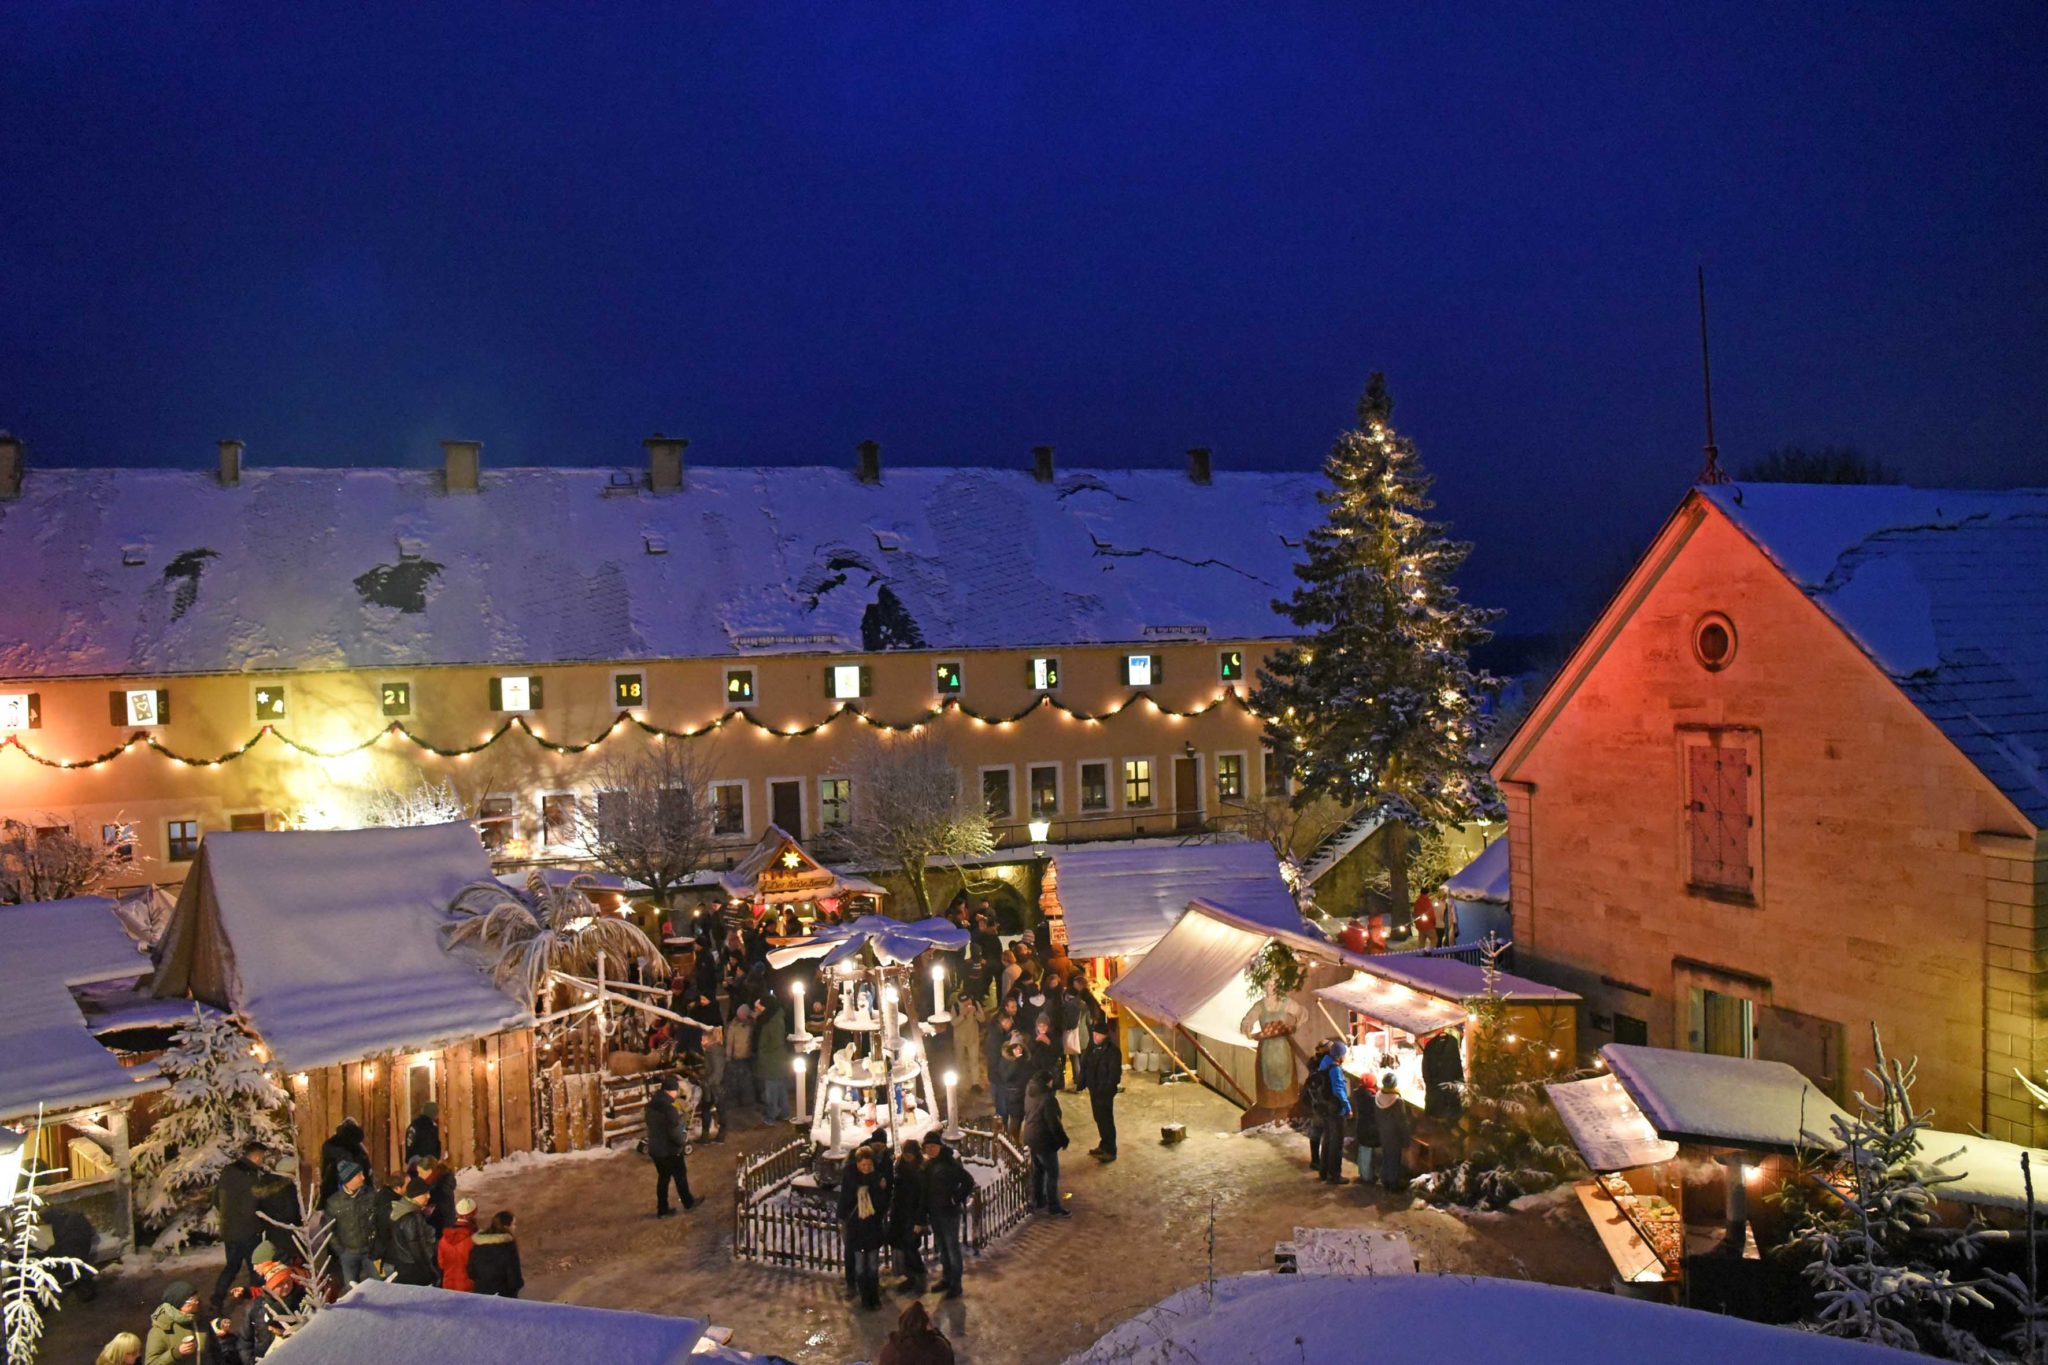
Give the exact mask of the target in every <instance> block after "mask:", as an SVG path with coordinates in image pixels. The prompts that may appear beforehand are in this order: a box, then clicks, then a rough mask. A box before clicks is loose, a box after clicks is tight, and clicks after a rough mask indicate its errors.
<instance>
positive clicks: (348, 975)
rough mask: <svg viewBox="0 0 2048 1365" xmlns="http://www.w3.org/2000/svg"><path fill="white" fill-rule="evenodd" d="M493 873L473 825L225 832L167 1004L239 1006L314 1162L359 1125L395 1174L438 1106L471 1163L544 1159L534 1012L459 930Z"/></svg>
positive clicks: (171, 950)
mask: <svg viewBox="0 0 2048 1365" xmlns="http://www.w3.org/2000/svg"><path fill="white" fill-rule="evenodd" d="M490 877H491V869H490V860H489V856H488V854H487V853H486V852H485V850H484V848H483V846H482V844H481V843H480V842H479V841H478V839H477V836H476V831H475V829H474V828H472V827H471V826H470V825H468V824H466V823H459V824H446V825H429V826H423V827H418V828H400V829H363V830H322V831H288V832H276V833H273V832H258V831H236V832H221V833H211V834H208V835H207V836H206V838H205V840H204V841H203V842H202V843H201V845H200V849H199V855H198V858H197V859H196V860H195V861H194V863H193V866H192V871H191V873H190V875H189V876H187V878H186V880H185V885H184V889H183V891H182V892H181V893H180V895H179V898H178V908H177V912H176V914H175V915H174V917H173V919H172V921H171V924H170V926H169V927H168V928H167V929H166V931H165V934H164V939H163V943H162V945H161V946H160V948H159V953H158V957H159V965H158V968H157V975H156V983H155V990H156V993H157V994H158V995H159V996H165V997H181V996H189V997H191V998H193V999H196V1000H201V1001H204V1002H206V1003H208V1004H211V1005H216V1006H218V1007H220V1008H222V1009H227V1010H231V1011H233V1012H234V1013H235V1014H236V1015H238V1016H239V1017H240V1018H241V1021H242V1023H243V1025H244V1026H245V1027H247V1028H248V1029H249V1030H250V1031H251V1032H253V1033H254V1034H255V1035H256V1037H257V1038H258V1040H259V1041H260V1042H261V1044H262V1046H263V1047H264V1048H266V1049H267V1050H268V1053H269V1055H270V1057H271V1058H272V1059H274V1060H275V1061H276V1063H277V1065H278V1067H279V1069H280V1071H281V1072H283V1073H285V1074H287V1075H289V1077H290V1081H289V1084H290V1089H291V1094H292V1102H293V1111H294V1112H293V1122H294V1126H295V1128H296V1130H297V1133H298V1139H299V1146H300V1154H301V1161H302V1167H303V1168H307V1169H310V1170H314V1171H317V1170H318V1169H319V1166H318V1156H319V1151H320V1145H321V1143H322V1142H323V1141H324V1140H325V1139H326V1138H327V1137H328V1135H329V1134H331V1133H332V1132H333V1130H334V1128H335V1126H336V1125H337V1124H339V1123H340V1122H341V1121H342V1119H343V1118H345V1117H346V1118H354V1119H356V1120H357V1121H358V1122H359V1123H360V1124H361V1126H362V1128H363V1130H364V1139H363V1140H364V1143H365V1145H366V1146H367V1147H368V1149H369V1154H370V1158H371V1162H372V1164H373V1165H374V1166H375V1168H376V1169H377V1170H378V1171H385V1170H390V1169H393V1168H394V1167H395V1166H396V1165H398V1164H401V1162H402V1159H403V1153H404V1135H405V1130H406V1127H407V1125H408V1124H410V1123H411V1122H412V1119H413V1117H414V1116H415V1115H416V1114H417V1113H418V1112H419V1111H420V1109H421V1108H422V1107H423V1106H424V1105H426V1104H427V1103H429V1102H433V1103H437V1104H438V1105H439V1106H440V1124H441V1132H442V1145H443V1149H444V1151H445V1152H446V1153H447V1155H448V1157H449V1159H450V1160H451V1161H453V1162H454V1163H455V1164H456V1165H458V1166H469V1165H476V1164H478V1163H480V1162H482V1161H484V1160H488V1159H492V1158H496V1157H502V1156H505V1155H507V1154H509V1153H511V1152H518V1151H526V1150H529V1149H530V1148H531V1147H532V1146H533V1145H534V1108H533V1094H532V1048H533V1041H532V1040H533V1033H532V1029H533V1023H534V1016H533V1011H532V1009H531V1007H530V1006H529V1005H528V1004H527V1003H526V1002H523V1001H520V1000H517V999H514V998H513V997H512V996H510V995H508V994H506V993H505V992H503V991H501V990H499V989H498V988H497V987H496V986H495V985H493V984H492V982H491V979H490V977H489V975H488V974H487V973H486V972H485V970H484V967H483V964H482V962H481V961H480V960H479V958H478V957H477V955H476V954H475V953H474V952H472V951H470V950H468V949H466V948H463V949H450V948H448V947H446V946H445V944H444V942H443V937H442V927H443V926H444V925H446V924H447V923H449V921H450V916H449V912H448V907H449V905H450V903H451V902H452V901H453V900H454V898H455V895H456V893H457V892H458V891H460V890H461V889H462V888H463V887H464V886H466V885H469V884H472V883H477V882H487V881H489V880H490Z"/></svg>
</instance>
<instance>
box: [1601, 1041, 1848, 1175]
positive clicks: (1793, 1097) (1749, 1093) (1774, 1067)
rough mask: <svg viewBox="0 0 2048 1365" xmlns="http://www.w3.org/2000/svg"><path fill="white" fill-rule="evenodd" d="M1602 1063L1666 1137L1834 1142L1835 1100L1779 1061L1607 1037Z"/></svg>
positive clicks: (1763, 1146) (1726, 1142)
mask: <svg viewBox="0 0 2048 1365" xmlns="http://www.w3.org/2000/svg"><path fill="white" fill-rule="evenodd" d="M1600 1057H1601V1059H1602V1060H1603V1061H1605V1062H1606V1063H1607V1067H1608V1070H1610V1071H1611V1072H1613V1073H1614V1078H1615V1079H1616V1080H1617V1081H1619V1082H1621V1085H1622V1088H1623V1089H1625V1090H1627V1091H1628V1096H1629V1098H1630V1099H1632V1100H1634V1101H1635V1102H1636V1105H1637V1107H1639V1108H1640V1109H1641V1110H1642V1111H1643V1116H1644V1117H1645V1118H1647V1119H1649V1121H1650V1123H1651V1125H1652V1126H1653V1127H1655V1128H1656V1130H1657V1135H1658V1136H1659V1137H1663V1138H1668V1139H1670V1140H1671V1141H1673V1142H1701V1143H1707V1144H1710V1145H1720V1146H1727V1147H1749V1148H1753V1149H1757V1150H1763V1151H1781V1152H1791V1151H1797V1150H1799V1149H1801V1148H1811V1147H1825V1148H1833V1147H1835V1146H1836V1145H1837V1139H1836V1137H1835V1123H1834V1121H1835V1119H1836V1118H1838V1117H1840V1118H1843V1119H1846V1118H1847V1117H1848V1115H1846V1114H1844V1113H1843V1112H1842V1110H1841V1108H1840V1107H1839V1106H1838V1105H1836V1103H1835V1102H1834V1101H1833V1100H1831V1099H1829V1098H1828V1097H1827V1095H1826V1094H1824V1093H1823V1092H1822V1091H1821V1090H1819V1089H1818V1088H1817V1087H1816V1086H1815V1085H1814V1083H1813V1082H1812V1081H1809V1080H1808V1079H1806V1077H1804V1076H1802V1075H1800V1074H1799V1072H1797V1071H1796V1070H1794V1069H1793V1068H1792V1067H1790V1066H1787V1065H1786V1064H1785V1063H1783V1062H1766V1061H1762V1060H1760V1059H1758V1058H1755V1057H1715V1056H1710V1055H1708V1054H1707V1053H1704V1052H1679V1051H1676V1050H1675V1049H1672V1048H1662V1047H1637V1046H1635V1045H1634V1044H1630V1043H1609V1044H1608V1045H1607V1046H1605V1047H1603V1048H1601V1049H1600Z"/></svg>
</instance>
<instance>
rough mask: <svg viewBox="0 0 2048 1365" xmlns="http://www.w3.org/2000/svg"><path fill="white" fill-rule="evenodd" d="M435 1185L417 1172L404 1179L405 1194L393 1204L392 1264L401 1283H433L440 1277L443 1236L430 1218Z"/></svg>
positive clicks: (438, 1281)
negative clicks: (429, 1205)
mask: <svg viewBox="0 0 2048 1365" xmlns="http://www.w3.org/2000/svg"><path fill="white" fill-rule="evenodd" d="M433 1197H434V1191H433V1187H432V1186H430V1185H428V1184H427V1182H426V1181H424V1180H421V1179H420V1178H419V1177H418V1176H414V1177H413V1178H412V1179H411V1180H408V1181H407V1182H406V1183H405V1197H404V1198H402V1199H396V1200H393V1201H392V1204H391V1266H392V1268H393V1269H394V1270H396V1271H397V1272H398V1276H397V1278H398V1282H399V1283H400V1284H419V1285H430V1284H439V1283H440V1280H441V1258H440V1254H439V1253H440V1249H441V1247H440V1243H441V1239H440V1237H439V1236H438V1235H437V1234H436V1233H435V1231H434V1225H433V1224H432V1223H430V1222H428V1221H427V1204H428V1202H429V1201H430V1200H432V1199H433Z"/></svg>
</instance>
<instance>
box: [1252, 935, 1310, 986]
mask: <svg viewBox="0 0 2048 1365" xmlns="http://www.w3.org/2000/svg"><path fill="white" fill-rule="evenodd" d="M1244 974H1245V979H1246V980H1247V981H1249V982H1250V983H1251V993H1252V994H1253V995H1264V994H1265V993H1266V986H1267V984H1268V983H1271V984H1272V986H1273V989H1274V990H1276V991H1278V992H1279V993H1280V994H1281V995H1283V996H1286V995H1292V994H1294V993H1295V992H1296V991H1298V990H1300V989H1301V983H1302V979H1303V978H1304V977H1306V976H1307V975H1308V969H1307V968H1305V967H1303V966H1302V965H1301V959H1300V958H1299V957H1296V956H1295V955H1294V949H1292V948H1290V947H1288V946H1287V945H1286V944H1284V943H1277V942H1276V943H1268V944H1267V945H1266V946H1265V947H1263V948H1261V949H1259V955H1258V956H1257V957H1255V958H1253V959H1252V965H1251V966H1249V967H1246V968H1245V969H1244Z"/></svg>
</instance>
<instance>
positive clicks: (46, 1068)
mask: <svg viewBox="0 0 2048 1365" xmlns="http://www.w3.org/2000/svg"><path fill="white" fill-rule="evenodd" d="M148 970H149V959H148V958H146V957H144V956H143V955H142V951H141V950H140V949H139V948H137V947H136V945H135V941H134V940H133V939H131V938H129V937H128V934H127V931H126V930H125V929H124V928H123V927H122V924H121V920H120V918H119V916H118V915H117V914H116V913H115V910H114V904H113V902H112V901H109V900H106V899H104V898H102V897H99V896H80V897H77V898H75V899H73V900H62V901H39V902H34V903H31V904H28V905H10V906H7V907H4V908H0V1057H5V1058H6V1059H7V1062H6V1065H5V1066H0V1119H8V1118H17V1117H20V1116H22V1115H26V1114H34V1113H35V1112H36V1110H37V1108H38V1107H41V1108H44V1109H47V1110H49V1111H50V1112H52V1113H56V1112H59V1111H62V1110H65V1109H75V1108H78V1107H80V1106H85V1105H93V1104H103V1103H106V1102H108V1101H111V1100H123V1099H126V1098H128V1097H129V1096H131V1095H137V1094H141V1093H142V1092H144V1091H147V1090H157V1089H161V1088H162V1087H163V1081H162V1080H161V1079H160V1078H159V1077H158V1076H157V1072H156V1068H155V1067H154V1066H146V1067H136V1068H129V1067H124V1066H122V1065H121V1062H120V1059H119V1058H117V1057H116V1056H115V1055H114V1054H113V1053H112V1052H109V1051H108V1050H107V1049H106V1048H105V1047H103V1046H101V1044H100V1042H99V1040H98V1039H96V1038H94V1037H93V1035H92V1030H91V1027H90V1026H89V1025H88V1024H87V1023H86V1020H85V1015H84V1014H83V1012H82V1011H81V1010H80V1009H79V1006H78V1001H77V999H76V998H75V997H74V996H73V995H72V987H74V986H87V985H91V984H93V983H95V982H103V981H117V980H129V979H133V978H135V977H139V976H141V975H142V974H143V973H144V972H147V971H148ZM186 1008H187V1010H188V1011H189V1009H190V1008H191V1007H190V1006H189V1005H188V1006H186Z"/></svg>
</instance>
